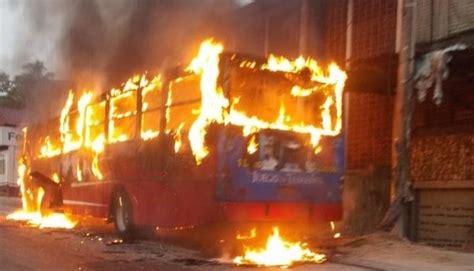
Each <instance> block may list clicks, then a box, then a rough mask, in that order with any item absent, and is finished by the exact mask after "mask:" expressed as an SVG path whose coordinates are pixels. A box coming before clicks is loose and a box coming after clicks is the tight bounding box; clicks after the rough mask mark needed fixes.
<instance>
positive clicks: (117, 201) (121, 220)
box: [114, 192, 134, 238]
mask: <svg viewBox="0 0 474 271" xmlns="http://www.w3.org/2000/svg"><path fill="white" fill-rule="evenodd" d="M114 222H115V223H114V224H115V231H116V232H117V234H118V235H119V236H120V237H121V238H131V237H133V233H134V225H133V216H132V205H131V203H130V200H129V199H128V197H127V195H126V194H125V193H123V192H119V193H117V194H116V195H115V198H114Z"/></svg>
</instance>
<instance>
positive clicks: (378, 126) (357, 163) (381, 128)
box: [346, 93, 393, 169]
mask: <svg viewBox="0 0 474 271" xmlns="http://www.w3.org/2000/svg"><path fill="white" fill-rule="evenodd" d="M350 101H351V102H350V105H349V112H348V114H349V116H348V118H349V119H348V121H349V124H348V127H347V130H346V132H347V164H348V165H347V166H348V169H359V168H366V167H367V166H368V165H384V166H386V165H390V160H391V136H392V114H393V108H392V107H393V99H392V97H390V96H385V95H378V94H374V93H350Z"/></svg>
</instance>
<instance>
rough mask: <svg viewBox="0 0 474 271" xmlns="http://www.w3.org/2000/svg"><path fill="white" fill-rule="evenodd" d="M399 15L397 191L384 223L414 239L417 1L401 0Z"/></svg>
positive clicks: (394, 155) (394, 163)
mask: <svg viewBox="0 0 474 271" xmlns="http://www.w3.org/2000/svg"><path fill="white" fill-rule="evenodd" d="M399 1H401V3H400V5H401V6H400V8H399V10H398V12H397V13H398V14H397V16H398V18H397V22H399V23H398V25H397V41H398V42H399V44H398V45H397V48H398V73H397V88H396V95H395V106H394V112H393V130H392V132H393V134H392V189H393V190H394V192H395V195H394V198H393V200H392V204H391V206H390V209H389V210H388V212H387V214H386V216H385V218H384V220H383V221H382V226H391V225H393V224H394V223H397V224H398V226H399V230H400V232H399V234H400V236H401V237H402V238H411V237H412V236H411V234H410V233H411V230H410V228H412V225H411V224H412V223H411V222H412V221H411V220H410V217H411V214H410V213H411V202H412V201H413V196H412V193H411V180H410V152H409V151H410V134H411V122H412V115H413V109H414V95H413V86H414V83H413V76H414V60H415V59H414V58H415V42H416V37H415V30H416V28H415V16H416V0H399Z"/></svg>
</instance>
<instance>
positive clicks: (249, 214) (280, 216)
mask: <svg viewBox="0 0 474 271" xmlns="http://www.w3.org/2000/svg"><path fill="white" fill-rule="evenodd" d="M222 207H223V210H224V213H225V218H226V220H228V221H233V222H246V221H261V222H265V221H271V222H291V221H298V222H306V223H318V222H326V221H337V220H340V219H341V217H342V206H341V204H337V203H325V204H314V203H312V204H305V203H281V202H272V203H260V202H252V203H242V202H227V203H222Z"/></svg>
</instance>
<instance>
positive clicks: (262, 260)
mask: <svg viewBox="0 0 474 271" xmlns="http://www.w3.org/2000/svg"><path fill="white" fill-rule="evenodd" d="M324 261H326V255H324V254H321V253H316V252H313V251H311V250H310V249H309V248H308V247H307V245H306V244H304V243H303V244H302V243H300V242H294V243H293V242H289V241H286V240H283V239H282V237H281V236H280V231H279V229H278V227H274V228H273V233H272V235H270V236H269V237H268V239H267V242H266V246H265V247H264V248H249V247H247V248H245V253H244V255H243V256H238V257H235V258H234V263H235V264H237V265H257V266H280V267H288V266H291V265H293V264H295V263H322V262H324Z"/></svg>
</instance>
